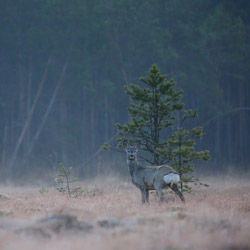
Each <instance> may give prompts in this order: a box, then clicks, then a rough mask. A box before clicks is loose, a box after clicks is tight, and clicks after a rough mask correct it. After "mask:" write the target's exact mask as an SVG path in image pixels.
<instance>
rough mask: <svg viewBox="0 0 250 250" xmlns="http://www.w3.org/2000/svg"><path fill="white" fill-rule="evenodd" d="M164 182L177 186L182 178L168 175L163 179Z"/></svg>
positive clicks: (176, 175) (172, 174)
mask: <svg viewBox="0 0 250 250" xmlns="http://www.w3.org/2000/svg"><path fill="white" fill-rule="evenodd" d="M163 180H164V182H166V183H167V184H170V183H171V184H177V183H178V182H179V181H180V176H179V175H178V174H174V173H171V174H167V175H164V177H163Z"/></svg>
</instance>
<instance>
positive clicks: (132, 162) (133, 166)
mask: <svg viewBox="0 0 250 250" xmlns="http://www.w3.org/2000/svg"><path fill="white" fill-rule="evenodd" d="M127 163H128V170H129V173H130V175H131V176H132V177H133V175H134V173H135V171H136V168H137V161H136V160H127Z"/></svg>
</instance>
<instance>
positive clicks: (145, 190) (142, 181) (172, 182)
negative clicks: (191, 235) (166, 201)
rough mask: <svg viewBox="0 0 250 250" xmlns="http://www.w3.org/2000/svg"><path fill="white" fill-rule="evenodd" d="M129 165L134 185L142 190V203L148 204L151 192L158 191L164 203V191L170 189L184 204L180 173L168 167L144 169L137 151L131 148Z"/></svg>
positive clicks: (128, 153)
mask: <svg viewBox="0 0 250 250" xmlns="http://www.w3.org/2000/svg"><path fill="white" fill-rule="evenodd" d="M126 151H127V155H128V159H127V163H128V168H129V173H130V175H131V177H132V183H133V184H134V185H135V186H136V187H137V188H139V189H140V190H141V196H142V203H145V202H148V198H149V190H156V192H157V194H158V195H159V197H160V200H161V201H163V191H162V190H163V189H164V188H166V187H170V188H171V189H172V190H173V191H174V192H175V193H176V194H177V195H178V196H179V197H180V199H181V200H182V201H183V202H184V201H185V199H184V197H183V194H182V193H181V192H180V190H179V189H178V186H177V183H178V182H179V180H180V177H179V175H178V173H176V172H175V170H174V169H173V168H172V167H170V166H167V165H163V166H158V167H143V166H140V165H139V164H138V162H137V155H136V153H137V149H136V147H134V146H130V147H129V148H128V149H127V150H126Z"/></svg>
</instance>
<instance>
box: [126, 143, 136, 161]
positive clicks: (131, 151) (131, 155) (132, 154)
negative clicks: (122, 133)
mask: <svg viewBox="0 0 250 250" xmlns="http://www.w3.org/2000/svg"><path fill="white" fill-rule="evenodd" d="M124 149H125V151H126V152H127V159H128V160H130V161H135V160H136V159H137V151H138V146H135V145H128V146H126V147H124Z"/></svg>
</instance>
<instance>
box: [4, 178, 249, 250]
mask: <svg viewBox="0 0 250 250" xmlns="http://www.w3.org/2000/svg"><path fill="white" fill-rule="evenodd" d="M206 181H207V182H208V183H209V184H210V188H209V189H205V188H204V189H202V188H200V189H198V190H197V192H196V194H195V195H189V194H186V201H187V202H186V204H182V203H181V202H180V201H179V199H178V198H177V197H175V195H174V194H168V195H166V200H165V201H164V203H162V204H159V203H158V202H157V200H156V199H155V197H154V196H153V195H151V197H150V198H151V200H150V204H149V205H141V203H140V194H139V192H138V190H137V189H135V188H134V187H133V186H132V184H131V183H130V182H118V181H116V180H113V179H107V180H105V181H104V180H102V182H101V181H100V180H97V181H96V182H95V183H96V184H95V185H93V184H91V185H90V184H88V183H87V182H84V183H81V186H82V187H83V189H85V190H89V192H85V194H84V195H83V196H82V197H78V198H74V199H68V198H67V197H66V196H65V195H63V194H61V193H59V192H57V191H56V190H55V189H54V188H49V189H48V191H49V192H46V193H43V194H41V193H40V192H39V189H40V187H15V186H12V185H9V186H2V187H1V188H0V190H1V192H2V193H5V194H8V195H9V198H8V199H0V249H9V250H10V249H17V248H18V249H20V250H21V249H26V250H29V249H38V250H39V249H64V250H67V249H90V248H91V249H93V250H94V249H143V250H145V249H146V250H147V249H250V239H249V231H250V197H249V191H250V184H249V182H247V181H242V180H238V179H237V180H236V179H225V178H221V179H217V180H216V181H215V180H213V179H208V180H206ZM91 183H92V182H91ZM93 193H94V194H95V195H93ZM59 215H60V216H59ZM51 216H52V217H51ZM58 216H59V217H58Z"/></svg>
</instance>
